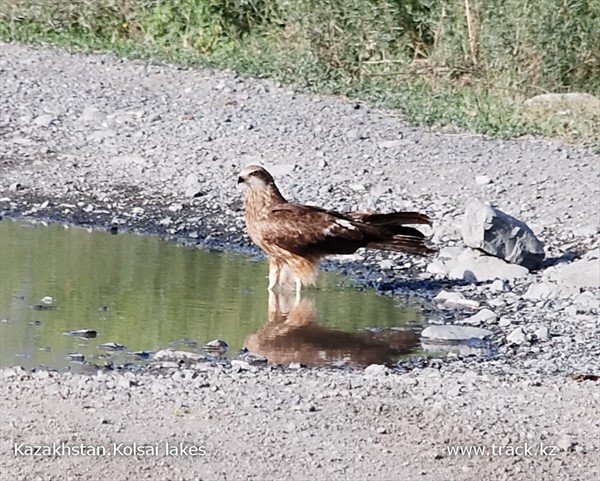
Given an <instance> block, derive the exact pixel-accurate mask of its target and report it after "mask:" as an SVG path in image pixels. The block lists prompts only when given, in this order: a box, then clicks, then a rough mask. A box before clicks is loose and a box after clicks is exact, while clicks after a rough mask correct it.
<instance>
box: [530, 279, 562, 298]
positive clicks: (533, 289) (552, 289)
mask: <svg viewBox="0 0 600 481" xmlns="http://www.w3.org/2000/svg"><path fill="white" fill-rule="evenodd" d="M557 293H558V288H557V286H556V285H555V284H550V283H549V282H538V283H534V284H531V285H530V286H529V287H528V288H527V292H526V293H525V294H523V299H529V300H531V301H545V300H547V299H554V298H555V297H556V295H557Z"/></svg>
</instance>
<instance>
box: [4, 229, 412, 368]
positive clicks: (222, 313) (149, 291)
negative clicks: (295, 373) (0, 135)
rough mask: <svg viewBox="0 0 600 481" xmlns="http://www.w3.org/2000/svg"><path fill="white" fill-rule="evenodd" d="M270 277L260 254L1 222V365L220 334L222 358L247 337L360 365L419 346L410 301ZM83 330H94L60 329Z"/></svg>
mask: <svg viewBox="0 0 600 481" xmlns="http://www.w3.org/2000/svg"><path fill="white" fill-rule="evenodd" d="M266 274H267V265H266V262H264V261H263V260H260V261H257V260H252V259H249V258H248V257H246V256H242V255H235V254H223V253H215V252H208V251H205V250H201V249H197V248H189V247H183V246H180V245H178V244H176V243H173V242H165V241H161V240H160V239H158V238H157V237H152V236H139V235H133V234H118V235H111V234H110V233H108V232H104V231H97V230H94V231H91V230H87V229H83V228H74V227H70V228H67V227H65V226H62V225H49V226H45V225H41V224H30V223H23V222H14V221H10V220H5V221H3V222H0V276H1V278H0V319H1V321H2V322H1V324H0V334H1V335H0V364H1V365H2V366H7V365H22V366H24V367H35V366H39V365H45V366H49V367H53V368H63V367H65V366H67V365H69V363H70V361H69V360H68V359H67V356H68V355H69V354H72V353H77V354H82V355H83V356H84V358H85V360H86V361H90V362H93V363H96V364H100V365H102V364H104V363H105V362H106V361H110V360H113V361H115V362H117V361H118V362H129V361H131V362H138V361H139V356H134V355H133V352H134V351H146V352H149V353H151V352H153V351H157V350H160V349H165V348H168V347H173V348H175V349H179V350H188V351H197V352H201V351H202V346H203V344H205V343H207V342H208V341H211V340H214V339H223V340H225V341H226V342H227V343H228V344H229V347H230V350H229V355H230V357H234V356H235V354H236V353H237V351H238V350H239V349H240V348H242V347H244V346H245V347H247V348H248V349H249V350H251V351H252V352H256V353H259V354H262V355H263V356H266V357H267V358H268V359H269V360H270V361H272V362H276V363H291V362H299V363H302V364H305V365H309V366H317V365H336V364H340V363H344V362H347V363H348V364H350V365H360V366H364V365H368V364H371V363H389V362H392V361H394V360H396V359H399V358H401V357H403V356H406V355H407V354H408V353H411V352H413V350H414V349H416V348H417V346H418V343H419V338H418V331H419V330H418V327H419V326H420V320H419V316H418V312H417V311H416V310H415V309H414V308H412V307H403V306H398V305H397V301H395V300H394V299H392V298H389V297H383V296H379V295H377V294H376V293H375V292H373V291H371V290H361V289H359V288H357V287H353V286H351V285H349V281H348V280H346V279H344V278H341V277H340V276H337V275H335V274H332V273H323V275H322V276H321V277H320V279H319V282H318V288H316V289H307V290H306V291H305V293H304V296H303V298H302V300H301V301H300V302H297V300H296V299H294V297H293V296H290V295H271V296H269V295H268V291H267V289H266V285H267V281H266V278H265V276H266ZM415 329H416V330H415ZM80 330H89V331H91V332H89V331H88V332H85V331H83V332H77V333H73V334H75V335H66V334H65V333H70V332H72V331H80ZM110 343H116V346H115V345H113V346H112V347H113V348H114V347H117V348H118V346H119V345H121V346H125V349H123V350H115V349H111V348H110ZM107 344H108V347H106V348H105V349H102V348H99V347H98V346H100V345H107ZM150 357H151V356H150ZM70 359H72V360H75V361H77V360H81V356H79V355H77V356H72V357H71V358H70Z"/></svg>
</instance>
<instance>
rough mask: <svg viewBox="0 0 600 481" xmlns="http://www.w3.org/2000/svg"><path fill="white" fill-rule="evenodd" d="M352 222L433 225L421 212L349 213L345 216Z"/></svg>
mask: <svg viewBox="0 0 600 481" xmlns="http://www.w3.org/2000/svg"><path fill="white" fill-rule="evenodd" d="M345 215H346V216H348V217H350V218H351V219H352V220H355V221H359V222H364V223H366V224H371V225H377V226H401V225H406V224H427V225H431V219H430V218H429V216H427V215H425V214H421V213H420V212H391V213H389V214H378V213H371V212H349V213H347V214H345Z"/></svg>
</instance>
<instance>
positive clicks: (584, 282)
mask: <svg viewBox="0 0 600 481" xmlns="http://www.w3.org/2000/svg"><path fill="white" fill-rule="evenodd" d="M553 277H554V278H555V279H556V280H557V281H558V282H559V283H561V284H564V285H565V286H568V287H569V286H570V287H594V288H598V287H600V262H599V261H598V260H595V259H590V260H588V259H582V260H579V261H575V262H572V263H571V264H568V265H566V266H561V267H559V268H558V270H557V272H556V273H555V274H554V276H553Z"/></svg>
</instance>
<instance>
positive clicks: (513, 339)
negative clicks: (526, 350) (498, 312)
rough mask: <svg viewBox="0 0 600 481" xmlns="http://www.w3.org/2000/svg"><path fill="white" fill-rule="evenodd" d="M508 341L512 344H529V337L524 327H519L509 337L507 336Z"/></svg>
mask: <svg viewBox="0 0 600 481" xmlns="http://www.w3.org/2000/svg"><path fill="white" fill-rule="evenodd" d="M506 340H507V341H508V342H509V343H510V344H518V345H521V344H527V335H526V334H525V331H524V330H523V328H522V327H517V328H516V329H514V330H513V331H512V332H511V333H510V334H509V335H508V336H506Z"/></svg>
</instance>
